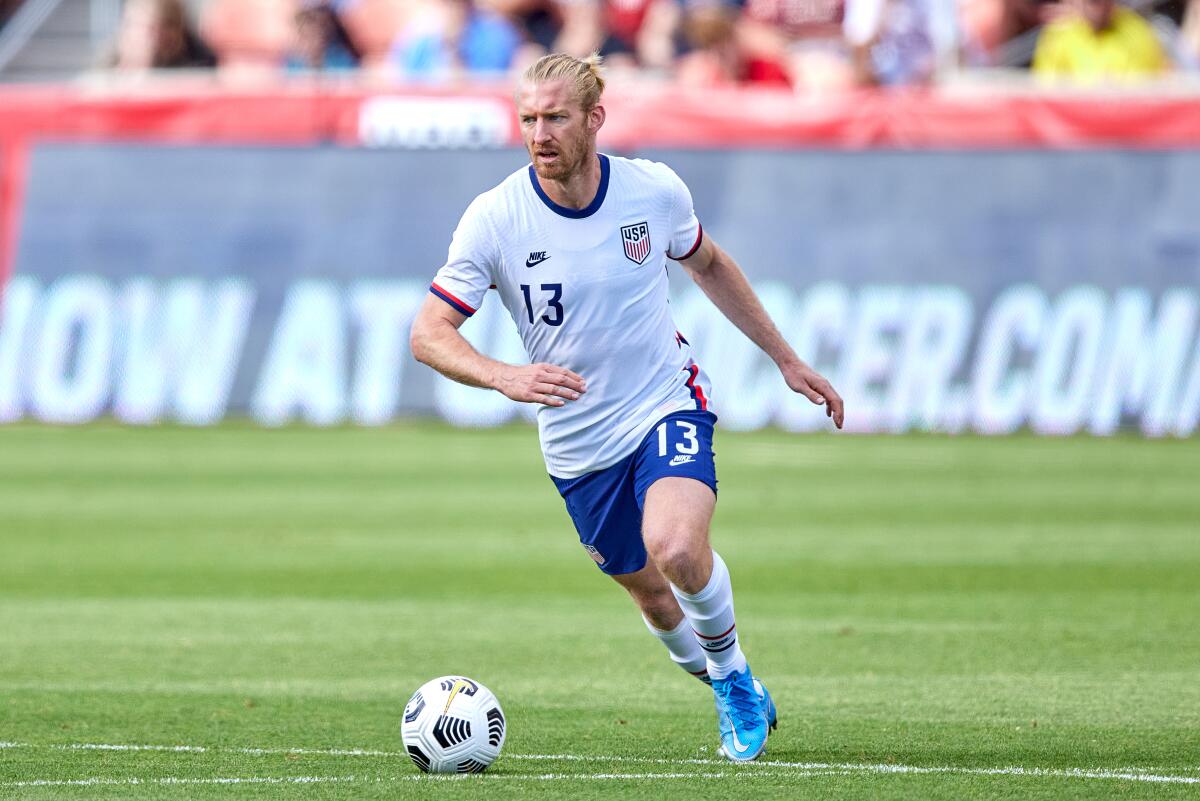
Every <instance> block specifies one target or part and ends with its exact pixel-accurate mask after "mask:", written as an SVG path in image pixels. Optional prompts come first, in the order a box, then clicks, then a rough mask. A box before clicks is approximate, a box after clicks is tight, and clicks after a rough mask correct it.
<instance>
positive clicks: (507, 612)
mask: <svg viewBox="0 0 1200 801" xmlns="http://www.w3.org/2000/svg"><path fill="white" fill-rule="evenodd" d="M717 450H718V469H719V475H720V479H721V488H722V495H721V502H720V504H719V505H718V512H717V520H716V523H715V527H714V541H715V544H716V547H717V548H718V550H720V551H721V552H722V554H723V555H724V556H725V558H726V561H727V562H728V563H729V565H730V569H731V571H732V572H733V579H734V587H735V590H736V592H737V599H738V612H739V622H740V629H741V631H742V639H743V644H744V645H745V647H746V650H747V653H748V654H749V656H750V658H751V661H752V664H753V665H754V667H755V670H756V672H757V673H759V674H760V675H761V676H763V677H764V678H765V680H766V681H767V683H768V685H769V686H770V688H771V690H772V692H773V694H774V695H775V698H776V700H777V701H778V703H779V706H780V715H781V722H780V728H779V730H778V732H776V733H775V735H774V736H773V737H772V739H771V741H770V745H769V746H768V749H769V750H768V755H767V757H766V758H765V760H764V761H763V762H762V763H759V764H754V765H748V766H733V765H729V764H727V763H723V762H719V761H717V760H715V759H714V754H713V752H714V747H715V745H716V734H715V725H714V715H713V710H712V702H711V694H710V693H709V692H708V690H707V689H706V688H704V687H703V686H702V685H700V684H699V683H698V682H695V681H694V680H690V679H688V678H687V677H686V676H684V675H683V674H682V673H681V672H679V671H678V670H677V669H676V668H674V667H673V666H672V665H671V664H670V663H669V662H668V661H667V658H666V655H665V652H662V651H661V646H660V645H659V644H658V643H657V642H655V641H654V640H652V639H651V638H650V637H649V636H648V635H647V634H646V632H645V630H644V628H643V625H642V623H641V621H640V620H639V619H638V616H637V615H636V614H635V612H634V609H633V607H632V605H631V604H630V602H629V601H628V600H627V599H626V598H625V597H624V595H623V594H622V593H621V592H620V591H619V590H618V589H617V588H616V586H615V585H613V583H612V582H611V581H610V580H608V579H607V578H605V577H603V576H602V575H601V574H600V573H599V571H597V570H596V569H595V567H594V566H593V564H592V562H591V560H590V559H589V558H588V557H587V555H586V554H585V553H584V552H583V550H582V549H581V548H580V547H579V545H578V543H577V541H576V539H575V534H574V531H573V529H572V528H571V524H570V522H569V520H568V518H567V516H566V513H565V511H564V510H563V508H562V504H561V502H560V500H559V498H558V496H557V494H556V493H555V491H554V488H553V486H552V485H551V483H550V481H549V480H548V479H547V478H546V476H545V473H544V471H543V469H542V467H541V462H540V455H539V453H538V449H537V443H536V435H535V434H534V432H533V431H532V430H531V429H528V428H522V427H515V428H510V429H504V430H498V431H464V430H453V429H449V428H445V427H440V426H434V425H425V424H421V425H416V424H414V425H402V426H397V427H392V428H388V429H383V430H362V429H340V430H310V429H287V430H279V431H263V430H257V429H254V428H252V427H250V426H248V425H230V426H224V427H221V428H217V429H209V430H188V429H179V428H172V427H165V428H153V429H139V430H134V429H124V428H119V427H116V426H91V427H85V428H78V429H60V428H49V427H38V426H15V427H14V426H10V427H5V428H0V741H3V744H0V797H3V798H6V799H7V798H22V799H24V798H29V799H60V798H62V799H77V798H100V799H107V798H147V799H151V798H152V799H177V798H178V799H182V798H200V799H210V798H216V799H225V798H287V799H326V798H354V799H362V798H405V799H409V798H414V799H424V798H439V799H466V798H470V799H480V798H482V799H489V798H521V799H524V798H567V797H570V798H574V799H588V798H601V797H603V798H612V797H619V798H646V799H659V798H663V797H672V798H702V797H708V798H714V799H741V798H754V799H763V798H788V799H792V798H798V797H804V798H834V797H836V798H871V799H876V798H912V799H942V798H944V799H963V798H1014V799H1016V798H1020V799H1026V798H1080V799H1083V798H1088V799H1093V798H1196V797H1197V796H1200V625H1198V622H1200V614H1198V613H1200V446H1198V445H1197V443H1196V442H1194V441H1188V442H1184V441H1142V440H1137V439H1131V438H1119V439H1113V440H1092V439H1065V440H1049V439H1037V438H1033V437H1027V436H1021V437H1014V438H1001V439H982V438H974V437H960V438H944V437H928V436H913V437H894V438H893V437H888V438H874V437H861V436H845V435H822V436H808V437H799V436H792V435H785V434H781V433H778V432H763V433H758V434H753V435H738V434H731V433H727V432H721V433H719V434H718V439H717ZM445 673H463V674H466V675H469V676H472V677H475V678H477V679H479V680H481V681H482V682H484V683H485V684H487V685H488V686H490V687H491V688H492V689H493V690H494V691H495V692H496V693H497V695H498V696H499V697H500V700H501V702H502V704H503V705H504V708H505V711H506V713H507V715H508V718H509V737H508V742H507V744H506V746H505V752H504V754H503V755H502V756H501V758H500V760H499V761H498V762H497V763H496V764H495V766H494V767H493V768H492V770H491V771H489V772H488V773H487V774H484V775H482V776H471V777H464V778H462V779H449V780H445V779H442V780H439V779H436V778H430V777H423V776H421V775H420V774H418V772H417V771H416V769H415V768H414V767H413V766H412V764H411V763H410V762H409V761H408V759H407V757H405V756H402V755H400V754H399V751H400V738H399V721H400V717H401V711H402V708H403V705H404V703H405V701H406V700H407V698H408V696H409V694H410V693H411V692H412V691H413V689H415V688H416V687H417V686H418V685H419V684H420V683H422V682H423V681H425V680H426V679H429V678H432V677H433V676H437V675H441V674H445ZM97 745H103V746H149V748H138V749H132V748H123V749H118V748H111V747H110V748H97V747H96V746H97ZM180 746H182V747H183V748H178V747H180ZM355 752H357V753H355ZM235 780H236V781H235Z"/></svg>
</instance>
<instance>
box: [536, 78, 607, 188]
mask: <svg viewBox="0 0 1200 801" xmlns="http://www.w3.org/2000/svg"><path fill="white" fill-rule="evenodd" d="M517 119H518V120H519V121H520V123H521V136H522V138H523V139H524V141H525V149H526V150H528V151H529V159H530V161H532V162H533V169H534V171H535V172H537V174H538V177H539V178H546V179H549V180H554V181H565V180H567V179H568V178H570V177H571V176H572V175H574V174H575V173H576V172H577V171H579V170H581V169H584V168H585V167H586V166H587V159H588V157H589V154H590V152H591V150H592V149H594V147H593V146H594V144H595V140H596V132H597V131H598V130H600V125H601V123H603V121H604V110H603V109H602V108H601V107H600V106H596V107H595V108H593V109H591V110H590V111H586V112H585V111H584V110H583V107H582V105H581V104H580V102H579V98H578V97H576V96H575V91H574V89H573V87H572V86H571V83H570V82H569V81H568V80H566V79H565V78H562V79H558V80H554V81H545V82H544V83H535V84H530V83H526V84H523V85H522V86H521V89H520V91H519V92H518V93H517Z"/></svg>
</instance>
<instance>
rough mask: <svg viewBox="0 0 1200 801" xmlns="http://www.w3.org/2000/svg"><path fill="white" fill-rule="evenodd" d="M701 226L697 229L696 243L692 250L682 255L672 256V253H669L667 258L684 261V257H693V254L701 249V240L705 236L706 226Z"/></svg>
mask: <svg viewBox="0 0 1200 801" xmlns="http://www.w3.org/2000/svg"><path fill="white" fill-rule="evenodd" d="M699 228H700V230H698V231H696V243H695V244H694V245H692V249H691V250H689V251H688V252H687V253H684V254H683V255H682V256H672V255H671V254H670V253H668V254H667V258H668V259H674V260H675V261H683V260H684V259H690V258H691V257H692V254H693V253H695V252H696V251H697V250H699V249H700V240H701V239H703V238H704V226H703V225H701V226H700V227H699Z"/></svg>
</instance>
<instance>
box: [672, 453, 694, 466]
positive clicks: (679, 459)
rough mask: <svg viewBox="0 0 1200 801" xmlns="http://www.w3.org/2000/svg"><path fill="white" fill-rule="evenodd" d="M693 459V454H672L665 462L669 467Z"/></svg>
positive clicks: (692, 460)
mask: <svg viewBox="0 0 1200 801" xmlns="http://www.w3.org/2000/svg"><path fill="white" fill-rule="evenodd" d="M694 461H696V457H695V456H672V457H671V461H670V462H668V463H667V464H669V465H670V466H671V467H679V465H681V464H687V463H688V462H694Z"/></svg>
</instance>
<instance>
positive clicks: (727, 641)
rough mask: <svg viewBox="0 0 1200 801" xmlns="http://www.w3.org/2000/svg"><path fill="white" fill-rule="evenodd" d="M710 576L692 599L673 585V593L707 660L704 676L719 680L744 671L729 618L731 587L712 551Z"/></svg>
mask: <svg viewBox="0 0 1200 801" xmlns="http://www.w3.org/2000/svg"><path fill="white" fill-rule="evenodd" d="M712 557H713V569H712V576H710V577H709V579H708V585H707V586H705V588H704V589H702V590H700V592H698V593H696V594H695V595H688V594H687V593H686V592H684V591H683V590H681V589H679V588H678V587H676V586H675V585H671V591H672V592H673V593H675V598H676V600H678V601H679V606H680V608H682V609H683V614H684V615H686V616H687V619H688V622H689V623H691V626H692V631H693V632H695V635H696V639H697V641H698V642H699V643H700V647H701V648H703V649H704V653H705V656H706V657H707V660H708V675H709V676H710V677H712V678H714V679H723V678H725V677H726V676H728V675H729V674H730V673H740V672H741V671H743V670H745V669H746V657H745V655H744V654H743V653H742V646H741V645H739V644H738V636H737V623H736V622H735V620H734V617H733V586H732V585H731V584H730V583H729V569H728V568H726V567H725V562H724V561H723V560H722V559H721V557H720V556H719V555H717V552H716V551H713V555H712Z"/></svg>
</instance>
